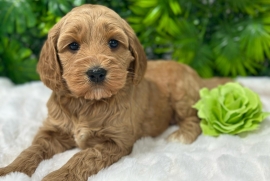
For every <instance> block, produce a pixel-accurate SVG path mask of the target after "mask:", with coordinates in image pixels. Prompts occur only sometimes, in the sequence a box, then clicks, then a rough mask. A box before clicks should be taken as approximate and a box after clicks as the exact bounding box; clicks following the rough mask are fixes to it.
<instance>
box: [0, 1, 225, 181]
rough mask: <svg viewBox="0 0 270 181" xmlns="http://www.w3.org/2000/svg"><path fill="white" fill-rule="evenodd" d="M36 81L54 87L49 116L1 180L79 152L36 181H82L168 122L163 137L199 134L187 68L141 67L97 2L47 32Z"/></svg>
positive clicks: (198, 83) (121, 27)
mask: <svg viewBox="0 0 270 181" xmlns="http://www.w3.org/2000/svg"><path fill="white" fill-rule="evenodd" d="M37 70H38V72H39V74H40V78H41V80H42V81H43V82H44V84H45V85H46V86H48V87H49V88H50V89H52V90H53V92H52V95H51V97H50V99H49V101H48V103H47V107H48V117H47V119H46V120H45V121H44V125H43V126H42V127H41V128H40V130H39V131H38V133H37V135H36V136H35V138H34V140H33V143H32V145H31V146H30V147H29V148H27V149H26V150H24V151H23V152H22V153H21V154H20V155H19V156H18V157H17V158H16V159H15V160H14V161H13V162H12V163H11V164H10V165H8V166H7V167H5V168H1V169H0V175H5V174H7V173H9V172H15V171H17V172H23V173H25V174H27V175H29V176H31V175H32V174H33V173H34V172H35V170H36V168H37V166H38V165H39V163H40V162H41V161H42V160H44V159H49V158H51V157H52V156H53V155H55V154H57V153H61V152H64V151H66V150H69V149H72V148H75V147H78V148H80V149H81V151H80V152H78V153H77V154H75V155H74V156H73V157H72V158H71V159H70V160H69V161H68V162H67V163H66V164H65V165H64V166H63V167H61V168H60V169H59V170H56V171H54V172H52V173H50V174H49V175H47V176H46V177H45V178H44V179H43V181H83V180H87V178H88V177H89V176H91V175H93V174H96V173H97V172H98V171H100V170H101V169H103V168H105V167H108V166H110V165H111V164H113V163H115V162H117V161H118V160H119V159H120V158H122V157H123V156H125V155H128V154H129V153H130V152H131V151H132V146H133V144H134V143H135V141H136V140H138V139H139V138H141V137H144V136H157V135H159V134H160V133H162V132H163V131H164V130H165V129H167V127H168V126H169V125H170V124H171V123H176V124H178V125H179V126H180V129H179V130H177V131H175V132H174V133H172V134H171V135H170V136H169V137H168V140H171V141H179V142H181V143H184V144H189V143H192V142H193V141H194V140H196V138H197V137H198V135H199V134H200V133H201V129H200V126H199V121H200V120H199V119H198V117H197V116H196V110H194V109H193V108H192V105H193V104H194V103H195V102H196V101H197V100H198V99H199V90H200V89H201V88H202V87H209V88H212V87H214V86H216V85H218V84H221V83H225V82H227V81H229V80H228V79H211V80H203V79H201V78H200V77H199V76H198V75H197V73H196V72H195V71H194V70H192V69H191V68H190V67H188V66H186V65H182V64H179V63H176V62H173V61H154V62H147V60H146V56H145V53H144V51H143V48H142V46H141V44H140V42H139V40H138V39H137V37H136V35H135V33H134V32H133V30H132V29H131V27H130V26H129V25H128V24H127V23H126V22H125V21H124V20H123V19H121V18H120V17H119V16H118V15H117V14H116V13H115V12H114V11H112V10H110V9H108V8H106V7H103V6H100V5H83V6H80V7H77V8H74V9H73V10H72V11H71V12H70V13H68V14H67V15H66V16H64V17H63V18H62V19H61V20H60V21H59V22H58V23H57V24H56V25H55V26H54V27H53V28H52V29H51V30H50V32H49V35H48V39H47V41H46V42H45V44H44V46H43V48H42V51H41V54H40V60H39V62H38V67H37Z"/></svg>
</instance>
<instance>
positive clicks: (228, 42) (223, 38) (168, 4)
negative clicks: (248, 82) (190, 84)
mask: <svg viewBox="0 0 270 181" xmlns="http://www.w3.org/2000/svg"><path fill="white" fill-rule="evenodd" d="M132 2H133V4H132V5H131V6H130V9H131V10H132V12H133V14H134V15H132V16H130V17H128V20H129V22H130V23H131V25H132V27H133V28H134V29H135V31H136V32H137V34H138V35H139V38H140V40H141V42H142V43H143V44H144V46H145V48H146V49H147V50H150V53H151V52H152V53H153V54H154V55H155V57H158V58H160V57H161V58H164V57H165V58H166V57H169V58H172V59H174V60H177V61H179V62H183V63H186V64H189V65H190V66H192V67H193V68H195V69H196V70H197V71H198V72H199V74H200V75H201V76H203V77H212V76H213V75H220V76H238V75H241V76H246V75H262V73H263V74H264V75H269V65H268V64H269V58H270V1H269V0H188V1H187V0H166V1H164V0H132ZM168 55H169V56H168Z"/></svg>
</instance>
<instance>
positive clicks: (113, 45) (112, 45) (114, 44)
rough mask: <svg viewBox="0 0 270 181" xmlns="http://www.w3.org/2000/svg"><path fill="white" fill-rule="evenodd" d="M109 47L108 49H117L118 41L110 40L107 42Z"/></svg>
mask: <svg viewBox="0 0 270 181" xmlns="http://www.w3.org/2000/svg"><path fill="white" fill-rule="evenodd" d="M109 47H110V48H117V47H118V41H117V40H114V39H111V40H110V41H109Z"/></svg>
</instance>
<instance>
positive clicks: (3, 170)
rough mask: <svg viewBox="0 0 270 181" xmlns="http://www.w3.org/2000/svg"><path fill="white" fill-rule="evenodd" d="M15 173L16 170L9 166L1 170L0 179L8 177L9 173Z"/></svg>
mask: <svg viewBox="0 0 270 181" xmlns="http://www.w3.org/2000/svg"><path fill="white" fill-rule="evenodd" d="M14 171H16V170H15V169H13V168H11V167H9V166H7V167H4V168H0V177H1V176H4V175H7V174H8V173H11V172H14Z"/></svg>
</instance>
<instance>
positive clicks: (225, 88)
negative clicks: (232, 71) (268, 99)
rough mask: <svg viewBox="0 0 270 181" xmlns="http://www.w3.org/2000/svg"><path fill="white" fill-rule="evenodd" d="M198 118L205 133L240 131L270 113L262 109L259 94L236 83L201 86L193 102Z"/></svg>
mask: <svg viewBox="0 0 270 181" xmlns="http://www.w3.org/2000/svg"><path fill="white" fill-rule="evenodd" d="M193 107H194V108H195V109H197V110H198V116H199V118H201V122H200V126H201V128H202V132H203V134H205V135H210V136H218V135H220V134H239V133H242V132H247V131H253V130H256V129H258V127H259V125H260V123H261V122H262V121H263V120H264V119H265V118H266V117H267V116H269V115H270V114H269V113H265V112H263V110H262V103H261V101H260V98H259V96H258V94H256V93H255V92H253V91H252V90H250V89H249V88H246V87H243V86H241V85H240V84H239V83H227V84H225V85H220V86H218V87H217V88H214V89H212V90H209V89H207V88H203V89H201V90H200V100H199V101H198V102H197V103H196V104H195V105H194V106H193Z"/></svg>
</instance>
